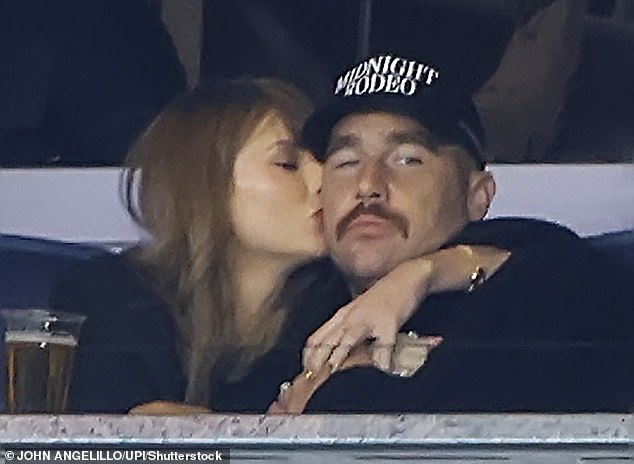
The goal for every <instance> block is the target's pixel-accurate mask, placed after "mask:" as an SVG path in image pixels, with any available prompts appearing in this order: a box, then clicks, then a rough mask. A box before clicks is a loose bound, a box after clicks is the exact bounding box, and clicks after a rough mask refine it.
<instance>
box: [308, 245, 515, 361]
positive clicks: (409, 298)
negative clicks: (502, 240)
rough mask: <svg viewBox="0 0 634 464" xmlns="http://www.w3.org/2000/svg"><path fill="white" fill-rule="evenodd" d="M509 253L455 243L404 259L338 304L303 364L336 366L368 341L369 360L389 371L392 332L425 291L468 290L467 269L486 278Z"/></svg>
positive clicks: (313, 337)
mask: <svg viewBox="0 0 634 464" xmlns="http://www.w3.org/2000/svg"><path fill="white" fill-rule="evenodd" d="M510 255H511V253H510V252H509V251H506V250H503V249H500V248H496V247H492V246H485V245H456V246H453V247H451V248H447V249H442V250H439V251H436V252H434V253H430V254H428V255H425V256H422V257H419V258H415V259H412V260H409V261H406V262H404V263H402V264H400V265H399V266H398V267H396V268H395V269H394V270H393V271H392V272H390V273H389V274H388V275H386V276H385V277H383V278H381V279H379V280H378V281H377V282H376V283H375V284H374V285H373V286H372V287H371V288H369V289H368V290H367V291H366V292H364V293H363V294H361V295H359V296H358V297H357V298H356V299H354V300H353V301H352V302H350V303H348V304H347V305H345V306H343V307H342V308H341V309H339V311H337V313H336V314H335V315H334V316H333V317H332V318H331V319H330V320H329V321H328V322H326V323H325V324H324V325H322V326H321V327H320V328H319V329H318V330H317V331H315V332H314V333H313V334H312V335H311V336H310V337H309V338H308V340H307V342H306V347H305V349H304V357H303V364H304V368H305V369H306V370H307V371H309V372H317V371H319V370H320V369H321V367H322V366H324V364H326V363H328V364H329V365H330V366H331V368H332V370H333V371H334V370H337V368H338V367H339V366H341V365H342V363H343V361H344V360H345V359H346V358H347V357H348V354H349V353H350V351H351V350H352V348H354V347H355V346H358V345H359V344H360V343H362V342H364V341H367V340H368V339H370V340H373V343H372V345H371V346H372V358H373V362H374V364H375V365H376V366H377V367H378V368H380V369H382V370H386V371H387V370H389V368H390V365H391V356H392V352H393V347H394V343H395V340H396V334H397V332H398V331H399V329H400V328H401V326H402V325H403V324H404V323H405V322H406V321H407V320H408V319H409V318H410V316H411V315H412V314H413V312H414V311H415V310H416V308H417V307H418V306H419V305H420V303H422V302H423V301H424V300H425V298H427V296H428V295H432V294H435V293H442V292H448V291H458V290H465V291H466V290H468V289H469V287H470V285H471V284H472V283H473V273H474V272H475V271H476V270H477V269H482V271H483V275H484V276H485V278H489V277H491V276H492V275H493V274H495V273H496V272H497V271H498V270H499V269H500V267H501V266H502V265H503V264H504V263H505V262H506V260H507V259H508V258H509V256H510Z"/></svg>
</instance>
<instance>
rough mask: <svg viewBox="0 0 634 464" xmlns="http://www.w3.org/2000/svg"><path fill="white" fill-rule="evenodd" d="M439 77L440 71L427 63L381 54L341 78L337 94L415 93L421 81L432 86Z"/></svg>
mask: <svg viewBox="0 0 634 464" xmlns="http://www.w3.org/2000/svg"><path fill="white" fill-rule="evenodd" d="M438 76H439V73H438V71H437V70H435V69H434V68H432V67H431V66H428V65H426V64H423V63H419V62H417V61H414V60H406V59H403V58H399V57H395V56H391V55H382V56H378V57H373V58H370V59H369V60H367V61H364V62H363V63H361V64H359V65H357V66H355V67H354V68H352V69H350V70H349V71H348V72H347V73H345V74H344V75H342V76H341V77H339V79H338V80H337V86H336V88H335V95H336V94H338V93H339V92H341V91H342V90H344V95H345V96H348V95H364V94H366V93H379V92H385V93H400V94H403V95H412V94H414V92H416V88H417V86H418V83H419V82H421V81H424V82H425V84H426V85H431V84H432V83H433V82H434V80H435V79H438Z"/></svg>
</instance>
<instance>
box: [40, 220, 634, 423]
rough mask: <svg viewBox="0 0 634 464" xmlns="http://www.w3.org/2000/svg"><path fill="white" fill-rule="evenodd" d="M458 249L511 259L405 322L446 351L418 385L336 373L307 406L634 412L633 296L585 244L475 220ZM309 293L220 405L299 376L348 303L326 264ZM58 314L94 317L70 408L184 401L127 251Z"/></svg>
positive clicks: (64, 298)
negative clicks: (488, 248)
mask: <svg viewBox="0 0 634 464" xmlns="http://www.w3.org/2000/svg"><path fill="white" fill-rule="evenodd" d="M454 242H456V243H472V244H491V245H497V246H499V247H501V248H506V249H510V250H512V251H513V253H512V256H511V258H510V259H509V260H508V261H507V263H506V264H505V265H504V266H503V268H502V269H501V270H500V271H499V272H498V273H496V274H495V275H494V276H493V277H492V278H490V279H489V280H488V281H487V282H486V283H485V284H484V285H483V286H481V287H479V288H477V289H476V290H475V291H474V292H473V293H471V294H467V293H465V292H452V293H445V294H441V295H434V296H431V297H429V298H428V299H426V300H425V301H424V302H423V303H422V305H421V307H420V308H419V310H418V311H417V312H416V313H415V314H414V315H413V316H412V318H411V319H410V320H409V321H408V322H407V323H406V325H405V326H404V330H415V331H416V332H418V333H419V334H421V335H423V334H440V335H442V336H443V337H444V339H445V340H444V342H443V344H442V345H441V346H440V347H439V348H438V349H437V350H436V351H434V352H433V353H432V355H431V356H430V358H429V359H428V361H427V363H426V364H425V366H424V367H423V368H422V369H421V370H420V371H419V372H418V373H417V374H416V375H415V376H413V377H412V378H409V379H401V378H397V377H392V376H389V375H387V374H384V373H381V372H379V371H377V370H375V369H373V368H355V369H351V370H348V371H344V372H341V373H337V374H335V375H334V376H332V377H331V378H330V379H329V380H328V382H327V383H326V384H325V385H324V386H322V387H321V388H320V389H319V390H318V391H317V393H316V394H315V396H314V397H313V399H312V400H311V402H310V403H309V404H308V408H307V410H308V411H309V412H310V411H312V412H326V411H350V412H406V411H410V412H432V411H433V412H440V411H479V412H495V411H542V412H566V411H627V410H630V409H631V408H632V407H633V406H634V370H633V369H632V368H631V367H630V364H631V362H629V361H627V360H631V359H634V357H633V355H634V349H633V347H634V344H633V342H632V334H633V332H634V311H633V310H632V308H633V307H634V304H633V302H634V297H632V292H631V290H630V289H629V288H628V287H626V285H625V284H624V283H623V282H622V281H621V280H620V277H621V276H620V274H619V273H617V272H616V271H614V270H612V269H611V268H610V267H609V265H608V264H607V263H604V262H603V261H602V259H601V257H600V256H599V255H597V254H595V253H594V251H593V250H592V249H591V248H590V247H589V246H588V244H587V243H586V241H584V240H581V239H579V238H578V237H577V236H575V235H574V234H573V233H571V232H570V231H568V230H567V229H564V228H561V227H558V226H555V225H552V224H549V223H543V222H538V221H526V220H492V221H484V222H481V223H474V224H471V225H469V226H468V227H467V228H466V229H465V230H464V231H463V233H461V235H460V236H459V237H457V238H456V239H455V241H454ZM307 276H310V279H311V285H310V287H309V288H308V290H307V291H306V292H304V293H303V294H302V295H301V296H300V298H299V300H298V301H297V302H296V308H295V310H294V311H293V312H292V313H291V315H290V317H289V319H288V320H287V322H286V325H285V327H284V329H283V331H282V333H281V336H280V339H279V342H278V344H277V345H276V347H275V348H273V349H272V350H271V351H270V352H269V353H267V354H266V355H264V356H263V357H262V358H260V359H259V360H257V361H256V362H255V364H254V365H253V366H252V368H251V369H250V371H249V372H248V374H247V375H246V376H245V377H244V378H243V379H241V380H240V381H237V382H233V383H224V382H219V383H216V384H215V386H214V389H213V394H212V401H211V404H210V406H211V408H212V409H213V410H215V411H237V412H263V411H265V410H266V408H267V406H268V405H269V404H270V403H271V402H272V400H273V399H274V398H275V396H276V395H277V388H278V385H279V384H280V383H281V382H282V381H284V380H288V379H291V378H293V377H294V376H295V375H296V374H298V373H299V372H300V370H301V359H300V358H301V348H302V346H303V344H304V341H305V339H306V337H307V336H308V335H310V334H311V333H312V332H313V331H314V330H315V329H317V328H318V327H319V326H320V325H321V324H322V323H323V322H325V321H326V320H328V319H329V317H330V316H332V314H333V313H334V312H335V311H336V310H337V309H338V308H339V307H340V306H342V305H343V304H345V303H347V302H348V301H349V299H350V295H349V294H348V291H347V287H346V285H345V282H344V281H343V279H342V277H341V275H339V273H338V272H337V270H336V269H335V268H334V266H333V265H332V263H331V262H330V261H329V260H321V261H318V262H316V263H313V264H311V265H310V266H308V267H305V268H303V269H302V270H300V271H299V273H298V274H297V275H296V276H294V277H293V278H297V279H299V280H303V279H305V278H307ZM52 304H54V305H55V306H56V307H59V308H63V309H72V310H84V311H85V312H87V313H88V320H87V321H86V325H85V327H84V332H83V334H82V338H81V341H80V349H79V355H78V363H77V368H76V375H75V379H74V384H73V387H72V391H71V406H72V408H73V409H74V410H81V411H113V412H123V411H125V410H126V409H128V408H130V407H132V406H134V405H136V404H139V403H142V402H146V401H150V400H153V399H167V400H181V399H182V393H183V390H184V380H183V375H182V368H181V364H180V360H179V357H178V353H177V350H176V348H175V344H176V343H177V336H176V334H175V330H174V327H173V324H172V323H171V321H170V318H169V316H168V315H167V311H165V305H164V303H163V302H162V300H161V299H160V298H158V296H157V295H156V294H155V293H154V292H153V291H152V290H151V285H150V284H149V280H148V279H147V276H146V275H144V274H143V273H142V272H140V271H139V269H138V267H135V266H133V265H132V264H131V263H130V262H129V261H128V260H126V258H125V257H107V258H102V259H100V260H97V261H95V262H93V263H92V264H89V265H88V266H83V268H81V269H77V270H75V271H74V272H72V273H71V274H70V275H69V276H67V278H66V279H64V281H63V282H62V283H60V286H59V287H58V290H57V291H56V292H55V294H54V296H53V298H52Z"/></svg>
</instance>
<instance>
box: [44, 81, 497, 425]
mask: <svg viewBox="0 0 634 464" xmlns="http://www.w3.org/2000/svg"><path fill="white" fill-rule="evenodd" d="M309 111H310V105H309V103H308V101H307V100H306V98H305V97H304V96H303V95H301V93H300V92H299V91H297V90H296V89H294V88H293V87H291V86H289V85H286V84H283V83H281V82H278V81H275V80H267V79H264V80H257V79H256V80H248V79H240V80H234V81H228V82H226V81H223V82H215V83H213V84H209V85H208V86H206V87H204V88H200V89H197V90H194V91H193V92H190V93H189V94H187V95H185V96H184V97H182V98H181V99H179V100H178V101H176V102H174V103H173V104H171V105H170V106H169V107H167V108H166V109H165V110H164V111H163V112H162V113H161V114H160V115H159V116H158V117H157V119H156V120H155V121H154V122H153V124H152V125H151V126H150V127H149V128H148V130H147V131H146V132H145V133H144V134H143V136H142V137H141V138H140V140H139V141H138V142H137V144H136V145H135V147H134V148H133V150H132V152H131V156H130V160H131V166H132V167H134V168H140V170H141V171H142V177H141V178H140V183H139V197H138V202H137V204H136V205H132V206H134V207H131V210H132V211H133V212H134V214H135V216H136V218H137V219H138V220H139V222H140V223H141V224H142V225H143V226H144V227H145V228H146V229H147V230H148V232H149V233H150V235H151V236H152V238H153V240H152V242H151V243H147V244H144V245H143V246H142V247H140V248H139V249H137V250H133V251H131V252H128V253H126V254H125V255H123V256H107V257H105V258H101V259H100V260H97V261H95V262H91V263H89V264H87V265H84V266H82V267H80V268H79V269H76V270H74V271H72V272H70V273H69V275H68V276H67V278H66V279H65V280H64V281H63V282H62V283H60V285H59V286H58V287H57V289H56V291H55V293H54V295H53V297H52V301H51V304H52V306H53V307H55V308H59V309H66V310H77V311H81V312H85V313H88V320H87V322H86V325H85V326H84V333H83V334H82V336H81V340H80V345H79V350H78V359H77V367H76V373H75V378H74V381H73V386H72V390H71V394H70V398H71V399H70V402H71V409H72V410H76V411H100V412H124V411H127V410H129V409H130V408H131V407H133V406H136V405H139V404H143V403H147V402H151V401H153V400H167V401H175V402H180V401H184V402H185V403H187V404H189V405H198V406H203V407H210V408H211V409H212V410H214V411H223V410H225V411H246V412H263V411H265V410H266V409H267V407H268V405H269V404H270V403H271V402H273V401H274V399H275V397H276V395H277V385H278V384H279V381H280V379H285V378H292V377H293V376H294V375H296V374H297V373H298V372H299V371H300V370H301V347H302V346H303V344H304V342H305V340H306V338H307V337H308V336H309V335H310V333H305V332H302V331H301V330H297V331H294V330H293V327H296V326H297V327H318V325H319V324H317V325H311V324H310V323H306V321H307V320H308V319H310V318H311V317H313V316H312V315H311V314H306V313H302V312H301V307H302V298H309V296H308V295H310V294H311V291H312V292H314V291H319V288H320V286H321V284H322V283H323V282H321V281H320V279H322V278H325V277H323V276H321V275H320V274H319V272H317V271H315V269H317V268H315V267H309V268H302V269H298V270H296V269H297V268H298V266H299V265H300V264H302V263H304V262H306V261H309V260H311V259H313V258H316V257H319V256H320V255H322V254H323V253H324V245H323V242H322V238H321V234H320V230H319V227H320V207H319V199H318V191H319V187H320V177H321V172H320V166H319V165H318V164H317V163H316V161H315V160H314V159H313V158H312V156H311V154H310V153H309V152H307V151H305V150H303V149H302V148H301V147H300V146H299V145H298V142H297V140H298V139H297V137H298V133H299V129H300V128H301V125H302V124H303V122H304V119H305V118H306V117H307V115H308V113H309ZM133 182H134V179H133V178H132V177H129V178H128V182H127V185H128V192H131V191H132V189H131V186H132V184H133ZM131 203H132V202H130V204H131ZM467 251H468V253H466V252H465V250H462V249H459V248H457V249H455V250H453V251H449V252H448V251H446V250H445V251H444V252H443V253H444V254H443V253H441V254H440V255H439V259H440V261H441V262H442V260H443V259H444V258H443V257H444V256H446V254H447V253H457V254H460V255H464V260H463V261H464V263H463V264H464V266H463V267H458V268H454V267H452V268H451V272H449V273H447V275H446V278H445V279H444V280H443V279H435V281H436V282H438V283H439V284H438V285H437V287H438V288H434V289H425V291H426V292H431V291H441V290H443V289H455V288H466V287H467V286H468V285H469V278H468V275H469V272H470V271H471V270H473V269H474V268H475V264H474V263H478V265H485V266H486V267H487V272H488V273H489V275H490V274H491V273H493V272H494V271H495V269H497V267H498V266H500V265H501V264H502V262H503V261H504V260H505V259H506V258H507V257H508V253H506V252H504V251H501V250H493V253H492V251H491V249H489V248H487V247H483V248H482V249H479V250H478V253H475V254H474V252H473V250H472V249H469V250H467ZM438 268H439V269H441V268H442V266H438ZM404 269H405V268H403V267H401V269H398V268H397V269H396V270H395V271H394V275H395V278H394V279H393V280H391V281H390V280H389V279H390V276H388V277H386V279H387V281H384V282H380V283H382V287H381V286H379V291H378V292H379V293H376V292H373V291H372V290H370V291H368V292H367V293H366V294H364V295H363V301H364V304H366V305H369V307H371V306H372V305H373V304H374V305H380V306H384V299H382V297H381V294H383V295H388V298H389V301H390V306H391V307H393V308H395V312H399V313H400V314H399V317H402V316H403V313H407V311H410V312H411V311H412V310H413V308H414V307H415V302H413V301H410V300H411V298H409V295H412V294H413V289H416V288H418V287H419V286H421V285H422V283H421V280H420V278H419V277H420V276H419V274H421V272H418V273H417V271H416V270H415V269H417V268H416V267H414V268H412V269H414V271H413V272H412V269H410V268H407V269H406V270H407V272H405V274H404ZM467 270H468V272H467ZM399 272H400V274H399ZM405 275H407V278H404V276H405ZM425 276H427V274H425ZM289 279H290V280H289ZM386 282H387V283H386ZM419 293H420V295H419V296H420V297H421V298H422V297H423V296H424V295H423V294H422V293H425V292H419ZM395 317H396V316H395ZM300 320H301V324H300V323H298V321H300ZM282 331H284V333H285V334H286V335H285V336H284V338H283V339H281V340H280V333H282ZM289 334H290V335H289ZM255 360H257V361H258V362H255V363H254V361H255ZM263 366H265V367H263ZM171 406H172V405H170V408H171ZM173 406H174V408H173V409H170V408H167V409H162V410H161V412H178V411H179V409H178V406H177V405H173ZM189 411H191V410H190V409H187V408H186V409H184V412H189Z"/></svg>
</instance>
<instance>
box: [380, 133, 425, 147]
mask: <svg viewBox="0 0 634 464" xmlns="http://www.w3.org/2000/svg"><path fill="white" fill-rule="evenodd" d="M387 140H388V142H389V143H391V144H394V145H402V144H406V143H412V144H416V145H422V146H423V147H425V148H429V149H433V148H434V146H435V145H436V144H435V143H434V140H433V139H432V137H430V136H429V133H428V132H427V131H420V130H416V131H395V132H391V133H390V134H389V135H388V136H387Z"/></svg>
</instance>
